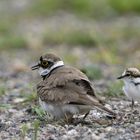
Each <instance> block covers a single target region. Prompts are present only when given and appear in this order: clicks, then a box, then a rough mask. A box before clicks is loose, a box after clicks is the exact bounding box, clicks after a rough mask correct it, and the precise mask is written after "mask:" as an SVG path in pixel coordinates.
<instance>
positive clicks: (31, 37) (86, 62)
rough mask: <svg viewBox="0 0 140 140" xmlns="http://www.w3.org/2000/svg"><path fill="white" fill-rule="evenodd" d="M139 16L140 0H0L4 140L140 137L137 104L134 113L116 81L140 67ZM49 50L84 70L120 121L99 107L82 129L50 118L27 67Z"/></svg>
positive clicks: (35, 78) (0, 114) (1, 126)
mask: <svg viewBox="0 0 140 140" xmlns="http://www.w3.org/2000/svg"><path fill="white" fill-rule="evenodd" d="M139 13H140V3H139V1H138V0H133V1H132V0H128V1H127V2H125V1H123V0H117V1H114V0H94V1H92V0H75V1H67V2H66V1H65V0H61V1H59V2H57V1H55V0H47V1H46V0H39V1H38V0H24V1H23V0H13V1H11V0H5V1H2V0H1V1H0V19H1V20H0V139H2V140H15V139H17V140H19V139H22V140H30V139H33V140H37V139H39V140H46V139H48V140H57V139H58V140H59V139H60V140H63V139H64V140H65V139H66V140H69V139H74V140H78V139H83V140H85V139H94V140H108V139H110V140H125V139H127V140H133V139H136V140H139V139H140V114H139V108H140V104H139V103H137V102H136V106H135V107H134V110H133V111H132V110H131V101H130V100H128V99H127V97H126V96H125V95H124V93H123V91H122V86H123V82H122V81H118V80H117V77H118V76H120V75H121V73H122V72H123V71H124V69H125V68H128V67H137V68H139V69H140V63H139V60H140V46H139V44H140V28H139V27H140V16H139ZM46 52H51V53H55V54H57V55H58V56H60V57H61V58H62V59H63V60H64V62H65V64H66V65H71V66H74V67H76V68H78V69H80V70H81V71H83V72H84V73H85V74H86V75H87V76H88V77H89V79H90V80H91V82H92V84H93V85H94V87H95V91H96V94H97V96H100V97H101V98H103V99H105V100H106V104H107V105H106V106H107V107H109V108H111V109H112V110H114V112H116V113H117V114H118V115H117V118H116V119H113V120H112V119H111V118H108V117H106V114H105V113H103V112H100V111H97V110H96V109H94V110H91V112H90V114H89V115H88V117H87V118H86V122H88V123H85V124H81V123H80V124H77V125H74V124H64V123H63V122H62V121H59V122H55V121H51V120H50V119H49V118H48V115H47V114H45V113H44V111H42V110H41V109H40V107H39V104H38V98H37V95H36V84H37V83H38V82H39V81H40V80H41V77H40V76H39V74H38V73H37V72H35V71H34V72H32V71H31V69H30V68H31V66H32V65H34V64H35V63H36V62H37V61H38V58H39V57H40V55H42V54H44V53H46ZM131 114H132V115H131ZM74 117H76V118H77V117H78V118H81V117H82V116H74ZM95 120H96V121H97V120H99V122H100V123H97V122H95Z"/></svg>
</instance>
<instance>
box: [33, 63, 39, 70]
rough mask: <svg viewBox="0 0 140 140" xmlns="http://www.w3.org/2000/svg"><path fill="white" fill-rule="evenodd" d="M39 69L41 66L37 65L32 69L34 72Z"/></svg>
mask: <svg viewBox="0 0 140 140" xmlns="http://www.w3.org/2000/svg"><path fill="white" fill-rule="evenodd" d="M39 67H40V65H39V64H36V65H34V66H32V67H31V69H32V70H36V69H39Z"/></svg>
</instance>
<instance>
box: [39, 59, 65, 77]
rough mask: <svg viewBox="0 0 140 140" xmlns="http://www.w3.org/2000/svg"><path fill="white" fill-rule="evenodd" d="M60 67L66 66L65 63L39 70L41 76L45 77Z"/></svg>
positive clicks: (57, 63) (59, 62)
mask: <svg viewBox="0 0 140 140" xmlns="http://www.w3.org/2000/svg"><path fill="white" fill-rule="evenodd" d="M60 66H64V62H63V61H58V62H56V63H55V64H54V65H53V66H52V67H51V68H50V69H43V68H39V74H40V75H41V76H45V75H47V74H49V73H50V72H51V71H52V70H53V69H55V68H57V67H60Z"/></svg>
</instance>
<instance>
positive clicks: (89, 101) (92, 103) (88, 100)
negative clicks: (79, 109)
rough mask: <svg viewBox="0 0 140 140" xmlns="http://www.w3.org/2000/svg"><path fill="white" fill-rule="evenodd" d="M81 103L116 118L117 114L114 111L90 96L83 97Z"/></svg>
mask: <svg viewBox="0 0 140 140" xmlns="http://www.w3.org/2000/svg"><path fill="white" fill-rule="evenodd" d="M79 99H80V102H82V103H84V104H87V105H90V106H93V108H97V109H99V110H102V111H105V112H106V113H107V114H109V115H112V116H116V113H115V112H113V111H112V110H110V109H108V108H107V107H105V106H104V105H103V104H101V103H100V100H98V99H96V98H93V97H91V96H89V95H87V96H86V97H85V96H81V97H80V98H79Z"/></svg>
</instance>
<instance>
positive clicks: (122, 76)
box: [117, 75, 126, 79]
mask: <svg viewBox="0 0 140 140" xmlns="http://www.w3.org/2000/svg"><path fill="white" fill-rule="evenodd" d="M124 77H126V75H121V76H119V77H117V79H123V78H124Z"/></svg>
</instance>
